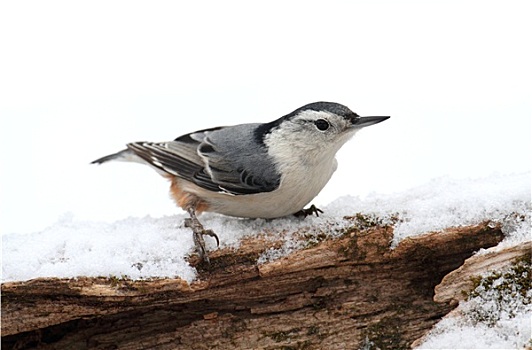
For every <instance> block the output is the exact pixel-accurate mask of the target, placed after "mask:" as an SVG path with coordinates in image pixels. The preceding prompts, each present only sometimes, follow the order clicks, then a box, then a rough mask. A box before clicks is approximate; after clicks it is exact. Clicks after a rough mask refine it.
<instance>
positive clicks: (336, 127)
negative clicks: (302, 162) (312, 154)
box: [278, 110, 358, 153]
mask: <svg viewBox="0 0 532 350" xmlns="http://www.w3.org/2000/svg"><path fill="white" fill-rule="evenodd" d="M357 130H358V128H353V126H352V123H351V121H350V120H348V119H346V118H344V117H341V116H338V115H336V114H334V113H331V112H326V111H313V110H305V111H302V112H301V113H299V114H298V115H297V116H295V117H293V118H292V119H291V120H290V121H288V122H286V123H283V125H282V126H281V128H280V130H278V131H279V134H282V136H283V138H284V139H285V140H286V142H287V144H288V143H291V144H292V145H293V146H294V147H302V148H306V149H308V151H312V150H315V149H318V150H324V149H327V150H328V151H330V152H334V153H336V151H338V150H339V149H340V147H342V145H343V144H344V143H345V142H347V141H348V140H349V139H350V138H351V137H352V136H353V135H354V134H355V133H356V131H357Z"/></svg>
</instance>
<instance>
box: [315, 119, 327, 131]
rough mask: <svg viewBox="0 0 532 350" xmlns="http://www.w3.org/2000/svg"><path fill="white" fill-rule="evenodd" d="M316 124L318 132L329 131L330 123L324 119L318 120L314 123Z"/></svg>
mask: <svg viewBox="0 0 532 350" xmlns="http://www.w3.org/2000/svg"><path fill="white" fill-rule="evenodd" d="M314 124H315V125H316V127H317V128H318V130H321V131H324V130H327V129H329V126H330V125H329V122H327V121H326V120H324V119H318V120H316V121H315V122H314Z"/></svg>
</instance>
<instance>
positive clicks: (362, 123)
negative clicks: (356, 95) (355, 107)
mask: <svg viewBox="0 0 532 350" xmlns="http://www.w3.org/2000/svg"><path fill="white" fill-rule="evenodd" d="M388 118H390V117H357V118H353V119H351V123H352V127H353V128H356V129H362V128H365V127H366V126H370V125H373V124H377V123H380V122H383V121H385V120H386V119H388Z"/></svg>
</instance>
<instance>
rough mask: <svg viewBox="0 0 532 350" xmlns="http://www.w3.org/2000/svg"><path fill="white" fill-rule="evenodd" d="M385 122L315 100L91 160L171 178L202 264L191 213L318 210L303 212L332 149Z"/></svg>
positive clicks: (324, 178) (269, 214) (321, 182)
mask: <svg viewBox="0 0 532 350" xmlns="http://www.w3.org/2000/svg"><path fill="white" fill-rule="evenodd" d="M388 118H389V117H360V116H359V115H358V114H356V113H354V112H352V111H351V110H350V109H349V108H347V107H345V106H343V105H341V104H338V103H332V102H315V103H311V104H308V105H305V106H303V107H301V108H298V109H296V110H295V111H293V112H292V113H290V114H287V115H285V116H283V117H281V118H279V119H277V120H274V121H272V122H270V123H264V124H260V123H253V124H240V125H234V126H225V127H216V128H212V129H205V130H200V131H196V132H192V133H190V134H186V135H183V136H180V137H178V138H176V139H175V140H173V141H168V142H132V143H129V144H127V149H125V150H122V151H120V152H118V153H115V154H111V155H108V156H106V157H103V158H100V159H97V160H95V161H93V162H92V163H98V164H99V163H104V162H106V161H109V160H123V161H131V162H138V163H142V164H147V165H150V166H152V167H153V168H155V170H157V172H159V173H160V174H161V175H163V176H164V177H166V178H168V179H169V180H170V181H171V186H170V191H171V194H172V197H173V199H174V200H175V201H176V203H177V205H178V206H180V207H181V208H183V209H184V210H186V211H187V212H188V213H189V215H190V219H187V220H186V221H185V225H186V226H188V227H190V228H191V229H192V231H193V237H194V242H195V245H196V248H197V250H198V253H199V255H200V257H201V258H202V259H204V260H206V261H208V257H207V254H206V251H205V242H204V240H203V235H209V236H212V237H215V238H216V241H217V242H218V237H217V236H216V234H215V233H214V232H213V231H212V230H206V229H204V227H203V225H202V224H201V223H200V222H199V220H198V218H197V217H196V214H199V213H201V212H203V211H211V212H216V213H221V214H225V215H229V216H237V217H244V218H278V217H282V216H287V215H291V214H303V215H305V216H306V215H308V214H310V213H316V214H317V213H318V209H317V208H315V207H314V206H311V208H310V209H304V207H305V205H307V204H308V203H309V202H310V201H311V200H312V199H313V198H314V197H316V196H317V195H318V193H319V192H320V191H321V190H322V189H323V187H324V186H325V185H326V184H327V182H328V181H329V179H330V178H331V176H332V174H333V173H334V171H335V170H336V167H337V161H336V159H335V155H336V152H337V151H338V150H339V149H340V147H342V145H343V144H344V143H345V142H347V141H348V140H349V139H350V138H351V137H352V136H353V135H354V134H355V133H356V132H357V131H358V130H360V129H362V128H364V127H366V126H370V125H373V124H376V123H380V122H382V121H384V120H386V119H388Z"/></svg>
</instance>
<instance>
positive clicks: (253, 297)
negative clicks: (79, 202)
mask: <svg viewBox="0 0 532 350" xmlns="http://www.w3.org/2000/svg"><path fill="white" fill-rule="evenodd" d="M392 234H393V230H392V228H391V227H380V226H374V227H370V228H368V229H365V230H358V229H354V228H353V229H351V230H347V231H346V233H345V235H343V236H342V237H339V238H335V239H325V238H324V240H323V241H322V242H319V243H318V244H317V245H316V246H313V247H311V248H308V249H304V250H301V251H297V252H294V253H292V254H290V255H289V256H287V257H285V258H282V259H279V260H277V261H273V262H269V263H265V264H262V265H258V266H257V263H256V261H257V258H258V256H259V255H260V254H261V253H262V252H264V251H265V250H266V249H268V248H270V247H272V246H275V245H277V246H278V245H279V242H272V241H270V240H267V239H264V238H260V237H259V238H256V239H248V240H246V241H244V242H243V243H242V245H241V247H240V248H239V249H238V250H236V251H235V250H231V249H223V250H217V251H214V252H211V254H210V258H211V265H210V266H208V267H200V266H198V270H199V278H198V281H197V282H194V283H192V284H190V285H188V284H187V283H186V282H184V281H182V280H179V279H157V280H150V281H129V280H119V279H109V278H77V279H36V280H32V281H26V282H12V283H5V284H4V285H3V286H2V346H3V347H4V348H5V349H10V348H13V349H26V348H42V349H52V348H53V349H59V348H61V349H113V348H120V349H145V348H152V349H214V348H216V349H234V348H241V349H256V348H262V349H279V348H285V349H346V348H359V347H360V346H362V345H363V344H364V343H365V342H366V343H368V342H371V344H373V346H374V347H375V348H376V347H379V348H381V349H384V348H407V347H408V346H409V345H410V344H411V343H412V342H413V341H414V340H415V339H417V338H420V337H421V336H422V335H423V334H424V333H425V332H426V331H427V330H429V329H430V328H431V327H432V325H433V324H434V323H436V322H437V321H438V320H439V319H441V317H442V316H444V315H445V314H447V313H448V312H449V311H450V310H451V309H452V306H451V305H449V304H446V303H436V302H434V301H433V296H434V287H435V286H436V285H438V284H439V283H440V282H441V280H442V278H443V277H444V276H445V275H447V274H448V273H449V272H451V271H453V270H455V269H457V268H459V267H460V266H461V265H462V264H463V262H464V260H465V259H466V258H468V257H469V256H471V255H472V254H473V253H474V252H475V251H477V250H478V249H480V248H488V247H491V246H494V245H496V244H497V243H498V242H499V241H500V240H501V239H502V237H503V235H502V233H501V230H500V228H499V227H494V228H493V227H490V226H488V225H487V224H479V225H476V226H470V227H462V228H452V229H448V230H446V231H444V232H439V233H430V234H426V235H422V236H419V237H416V238H411V239H406V240H404V241H403V242H401V243H400V244H399V245H398V247H396V248H395V249H393V250H390V249H389V244H390V241H391V238H392Z"/></svg>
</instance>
